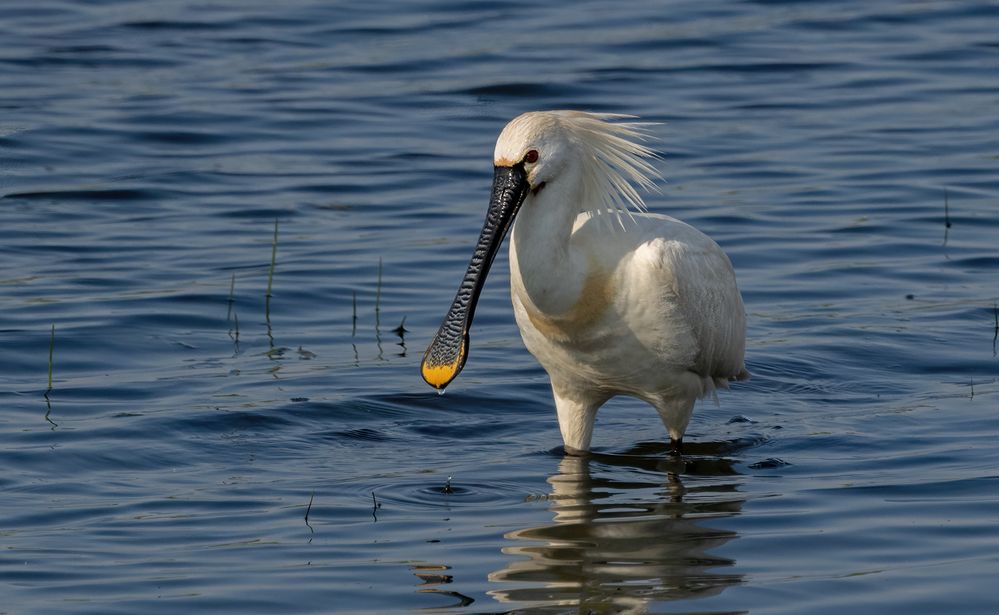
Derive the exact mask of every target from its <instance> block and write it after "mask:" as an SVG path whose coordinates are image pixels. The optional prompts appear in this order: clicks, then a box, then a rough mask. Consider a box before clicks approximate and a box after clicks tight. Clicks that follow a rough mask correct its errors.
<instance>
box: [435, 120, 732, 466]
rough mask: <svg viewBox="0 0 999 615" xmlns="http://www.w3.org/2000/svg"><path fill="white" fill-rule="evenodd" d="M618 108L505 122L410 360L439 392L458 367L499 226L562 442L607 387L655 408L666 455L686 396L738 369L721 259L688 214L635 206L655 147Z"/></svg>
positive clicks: (578, 429)
mask: <svg viewBox="0 0 999 615" xmlns="http://www.w3.org/2000/svg"><path fill="white" fill-rule="evenodd" d="M628 117H629V116H621V115H615V114H598V113H584V112H580V111H536V112H531V113H525V114H523V115H521V116H518V117H516V118H514V119H513V120H512V121H511V122H510V123H509V124H507V125H506V127H505V128H504V129H503V131H502V133H500V136H499V139H498V140H497V141H496V149H495V152H494V154H493V164H494V165H495V166H494V173H493V187H492V197H491V199H490V202H489V208H488V210H487V211H486V220H485V224H484V225H483V227H482V233H481V234H480V236H479V240H478V242H477V243H476V245H475V249H474V251H473V253H472V258H471V261H470V262H469V264H468V269H467V271H466V273H465V277H464V278H463V279H462V281H461V284H460V286H459V287H458V292H457V295H456V296H455V298H454V301H453V303H452V304H451V308H450V309H449V310H448V312H447V315H446V316H445V318H444V322H443V323H442V324H441V326H440V329H439V330H438V331H437V334H436V335H435V337H434V339H433V341H432V342H431V344H430V346H429V347H428V348H427V351H426V353H425V354H424V356H423V361H422V365H421V371H422V375H423V379H424V380H426V382H427V383H428V384H430V385H431V386H433V387H435V388H437V389H439V390H441V391H443V389H444V387H446V386H447V385H448V384H449V383H450V382H451V381H452V380H454V378H455V377H456V376H457V375H458V373H459V372H460V371H461V369H462V368H463V367H464V365H465V360H466V359H467V358H468V348H469V336H468V330H469V327H470V326H471V324H472V318H473V316H474V313H475V305H476V302H477V301H478V298H479V294H480V292H481V291H482V286H483V284H484V282H485V278H486V275H487V273H488V272H489V267H490V265H491V264H492V262H493V259H494V258H495V256H496V253H497V251H498V250H499V247H500V244H501V243H502V242H503V238H504V236H505V235H506V234H507V231H508V230H509V229H510V227H511V226H512V227H513V233H512V236H511V240H510V286H511V297H512V300H513V310H514V314H515V316H516V320H517V326H518V327H519V328H520V334H521V337H522V338H523V340H524V345H525V346H526V347H527V349H528V350H529V351H530V352H531V354H533V355H534V357H535V358H536V359H537V360H538V362H539V363H540V364H541V365H542V367H544V369H545V371H547V372H548V376H549V378H550V380H551V386H552V393H553V394H554V398H555V410H556V413H557V416H558V423H559V428H560V430H561V432H562V439H563V441H564V443H565V450H566V451H567V452H568V453H570V454H574V453H583V452H585V451H588V450H589V448H590V440H591V438H592V435H593V423H594V420H595V418H596V414H597V410H598V409H599V408H600V406H602V405H603V404H604V403H605V402H606V401H607V400H608V399H610V398H611V397H614V396H616V395H628V396H632V397H637V398H639V399H642V400H644V401H646V402H648V403H649V404H651V405H652V406H653V407H655V409H656V410H657V411H658V413H659V416H660V418H661V419H662V422H663V423H664V424H665V426H666V430H667V431H668V433H669V437H670V452H671V453H673V454H679V453H680V449H681V444H682V439H683V434H684V432H685V431H686V429H687V424H688V422H689V421H690V417H691V414H692V412H693V408H694V403H695V402H696V401H697V399H699V398H702V397H705V396H710V395H714V392H715V390H716V389H717V388H727V387H728V384H729V382H730V381H732V380H742V379H745V378H748V377H749V372H747V371H746V367H745V364H744V361H743V355H744V352H745V345H746V316H745V309H744V308H743V304H742V297H741V296H740V294H739V288H738V286H737V285H736V280H735V273H734V272H733V269H732V264H731V262H730V261H729V259H728V256H726V254H725V253H724V252H723V251H722V249H721V248H720V247H719V246H718V244H717V243H715V242H714V241H713V240H712V239H710V238H709V237H708V236H707V235H705V234H703V233H701V232H700V231H698V230H697V229H695V228H694V227H692V226H690V225H688V224H685V223H684V222H681V221H679V220H676V219H674V218H671V217H669V216H664V215H658V214H652V213H647V212H646V210H645V206H644V203H643V201H642V198H641V196H640V195H639V193H638V190H637V188H643V189H650V188H654V185H655V184H654V180H655V179H657V178H658V177H659V174H658V172H657V171H656V169H655V168H654V167H653V166H652V164H650V161H649V159H651V158H655V157H656V155H655V153H654V152H653V151H652V150H651V149H649V148H648V147H646V146H645V145H643V144H642V143H641V142H640V141H642V140H643V139H645V138H646V137H647V136H648V133H647V128H646V125H645V124H642V123H637V122H633V121H626V118H628ZM632 210H636V211H632ZM515 219H516V223H514V220H515Z"/></svg>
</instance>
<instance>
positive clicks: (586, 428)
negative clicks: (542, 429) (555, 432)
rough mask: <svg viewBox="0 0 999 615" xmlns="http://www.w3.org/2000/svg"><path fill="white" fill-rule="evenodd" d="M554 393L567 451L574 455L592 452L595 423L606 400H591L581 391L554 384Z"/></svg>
mask: <svg viewBox="0 0 999 615" xmlns="http://www.w3.org/2000/svg"><path fill="white" fill-rule="evenodd" d="M552 393H553V394H554V396H555V411H556V412H557V413H558V427H559V429H560V430H561V431H562V441H563V442H565V451H566V452H567V453H569V454H570V455H572V454H580V453H585V452H586V451H588V450H590V439H591V438H592V437H593V422H594V421H595V420H596V418H597V410H598V409H599V408H600V405H601V404H603V402H604V401H606V400H604V399H594V398H590V397H589V396H587V395H585V394H580V393H581V392H580V391H573V390H571V389H568V388H567V387H560V386H557V385H556V384H555V383H552Z"/></svg>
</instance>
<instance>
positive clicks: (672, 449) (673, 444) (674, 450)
mask: <svg viewBox="0 0 999 615" xmlns="http://www.w3.org/2000/svg"><path fill="white" fill-rule="evenodd" d="M682 448H683V436H680V437H679V438H672V437H671V438H670V439H669V455H670V456H671V457H680V456H682V454H683V453H682V452H681V450H680V449H682Z"/></svg>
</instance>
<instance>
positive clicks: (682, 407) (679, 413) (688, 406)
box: [654, 398, 695, 456]
mask: <svg viewBox="0 0 999 615" xmlns="http://www.w3.org/2000/svg"><path fill="white" fill-rule="evenodd" d="M694 401H695V400H694V399H684V398H679V399H678V398H667V399H660V400H657V403H655V404H654V405H655V407H656V411H657V412H659V418H661V419H662V420H663V425H665V426H666V431H668V432H669V454H670V455H674V456H678V455H680V449H681V448H683V432H685V431H687V423H689V422H690V415H691V414H692V413H693V412H694Z"/></svg>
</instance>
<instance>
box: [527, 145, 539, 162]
mask: <svg viewBox="0 0 999 615" xmlns="http://www.w3.org/2000/svg"><path fill="white" fill-rule="evenodd" d="M537 161H538V150H536V149H532V150H529V151H528V152H527V154H525V155H524V162H526V163H528V164H534V163H535V162H537Z"/></svg>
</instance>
